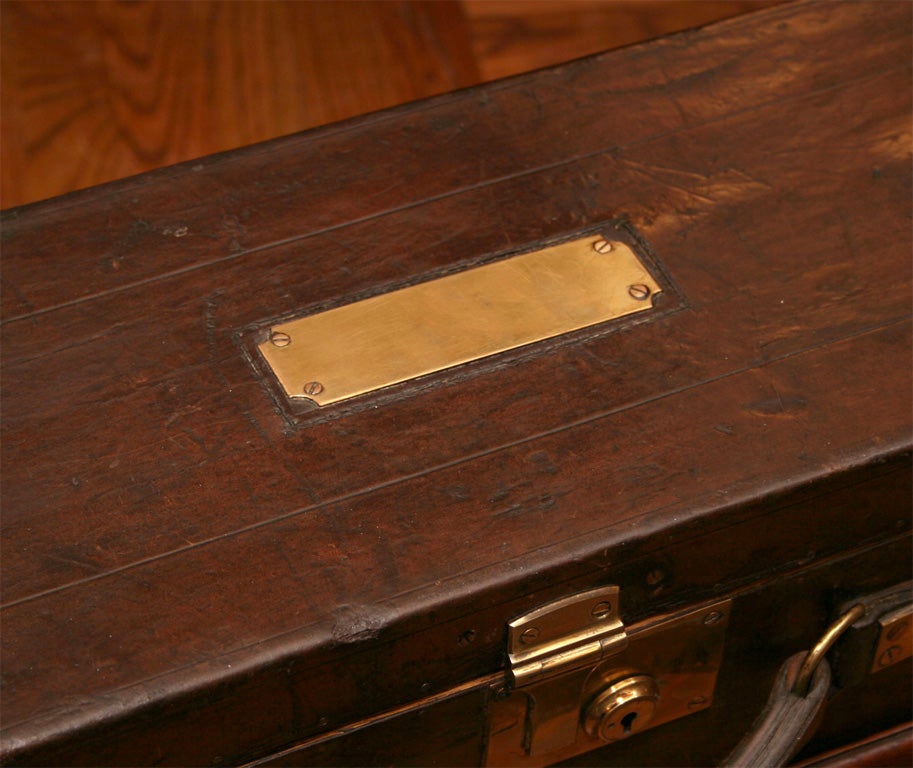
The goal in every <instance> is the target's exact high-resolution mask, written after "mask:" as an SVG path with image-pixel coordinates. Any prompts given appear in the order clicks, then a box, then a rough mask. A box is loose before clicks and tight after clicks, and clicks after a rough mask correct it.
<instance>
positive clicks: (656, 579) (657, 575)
mask: <svg viewBox="0 0 913 768" xmlns="http://www.w3.org/2000/svg"><path fill="white" fill-rule="evenodd" d="M665 578H666V574H665V573H663V571H662V569H660V568H654V569H653V570H652V571H650V572H649V573H648V574H647V584H648V585H649V586H651V587H655V586H656V585H657V584H659V583H660V582H661V581H662V580H663V579H665Z"/></svg>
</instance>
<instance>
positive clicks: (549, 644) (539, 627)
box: [507, 587, 628, 686]
mask: <svg viewBox="0 0 913 768" xmlns="http://www.w3.org/2000/svg"><path fill="white" fill-rule="evenodd" d="M507 626H508V629H509V633H508V645H509V647H508V669H509V672H510V675H511V678H512V681H513V684H514V686H525V685H532V684H533V683H536V682H539V681H541V680H544V679H546V678H548V677H550V676H551V675H554V674H557V673H566V672H570V671H572V670H574V669H577V668H579V667H581V666H585V665H590V666H592V665H593V664H596V663H598V662H599V661H600V660H601V659H602V658H603V657H604V656H608V655H610V654H612V653H617V652H618V651H620V650H622V649H623V648H624V647H625V646H626V645H627V644H628V636H627V635H626V634H625V628H624V624H622V623H621V619H619V618H618V587H602V588H601V589H593V590H590V591H589V592H584V593H583V594H580V595H574V596H573V597H567V598H565V599H563V600H558V601H556V602H553V603H549V604H548V605H545V606H543V607H542V608H537V609H536V610H535V611H532V612H530V613H527V614H526V615H524V616H521V617H520V618H518V619H516V620H514V621H512V622H510V624H508V625H507Z"/></svg>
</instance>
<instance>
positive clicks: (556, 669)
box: [487, 586, 731, 766]
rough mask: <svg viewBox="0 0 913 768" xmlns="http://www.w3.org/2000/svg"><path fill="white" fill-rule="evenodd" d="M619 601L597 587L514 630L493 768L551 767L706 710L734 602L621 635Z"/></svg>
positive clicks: (496, 713)
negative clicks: (515, 767)
mask: <svg viewBox="0 0 913 768" xmlns="http://www.w3.org/2000/svg"><path fill="white" fill-rule="evenodd" d="M619 598H620V595H619V589H618V587H615V586H606V587H600V588H598V589H593V590H589V591H587V592H583V593H580V594H577V595H573V596H571V597H567V598H563V599H561V600H557V601H554V602H551V603H548V604H547V605H544V606H542V607H540V608H537V609H535V610H533V611H531V612H529V613H526V614H524V615H523V616H520V617H519V618H517V619H515V620H513V621H511V622H510V623H509V624H508V669H507V674H506V680H505V682H503V683H498V684H495V685H493V686H492V688H491V702H490V706H489V713H490V717H489V735H488V755H487V764H488V765H505V766H508V765H521V766H532V765H547V764H550V763H555V762H558V761H560V760H564V759H567V758H569V757H572V756H574V755H577V754H581V753H583V752H587V751H589V750H591V749H595V748H596V747H598V746H600V745H601V744H604V743H605V742H608V741H615V740H618V739H623V738H627V737H629V736H632V735H634V734H636V733H639V732H640V731H643V730H645V729H647V728H652V727H654V726H656V725H660V724H662V723H666V722H669V721H670V720H675V719H677V718H679V717H683V716H685V715H688V714H691V713H693V712H698V711H700V710H702V709H706V708H707V707H708V706H710V703H711V701H712V699H713V693H714V689H715V687H716V676H717V671H718V670H719V666H720V661H721V659H722V651H723V640H724V637H725V631H726V626H727V624H728V619H729V609H730V605H731V601H729V600H724V601H720V602H714V603H709V604H706V605H703V606H701V607H699V608H696V609H691V610H688V611H683V612H680V613H674V614H667V615H664V616H660V617H656V618H653V619H649V620H646V621H643V622H639V623H637V624H634V625H632V626H630V627H628V628H625V626H624V624H623V623H622V621H621V616H620V607H619Z"/></svg>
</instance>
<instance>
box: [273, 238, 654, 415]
mask: <svg viewBox="0 0 913 768" xmlns="http://www.w3.org/2000/svg"><path fill="white" fill-rule="evenodd" d="M660 291H661V288H660V286H659V284H658V283H657V282H656V281H655V280H654V279H653V277H652V275H651V274H650V273H649V272H648V271H647V269H646V268H645V267H644V266H643V265H642V264H641V262H640V260H639V259H638V258H637V256H636V255H635V253H634V252H633V251H632V250H631V248H630V247H628V246H627V245H626V244H624V243H621V242H612V241H607V240H606V239H604V238H602V237H600V236H598V235H591V236H589V237H586V238H582V239H579V240H573V241H570V242H566V243H560V244H558V245H553V246H551V247H549V248H545V249H543V250H540V251H534V252H532V253H524V254H520V255H518V256H514V257H511V258H508V259H504V260H503V261H498V262H494V263H492V264H486V265H484V266H481V267H476V268H474V269H469V270H466V271H465V272H460V273H457V274H453V275H447V276H446V277H441V278H438V279H436V280H431V281H429V282H426V283H420V284H418V285H413V286H410V287H408V288H403V289H401V290H398V291H393V292H391V293H387V294H383V295H380V296H373V297H371V298H369V299H365V300H363V301H358V302H356V303H354V304H348V305H345V306H342V307H337V308H335V309H330V310H327V311H325V312H321V313H319V314H316V315H310V316H308V317H303V318H300V319H298V320H292V321H290V322H287V323H282V324H280V325H275V326H273V327H272V329H271V330H270V335H269V339H268V340H267V341H265V342H263V343H262V344H260V345H259V349H260V352H261V353H262V355H263V357H264V359H265V360H266V362H267V363H268V364H269V366H270V368H271V369H272V371H273V373H274V374H275V375H276V378H277V379H278V380H279V383H280V384H281V385H282V388H283V389H284V390H285V393H286V394H287V395H288V396H289V397H291V398H309V399H311V400H313V401H314V402H316V403H317V404H318V405H328V404H330V403H336V402H339V401H340V400H345V399H346V398H350V397H354V396H356V395H360V394H364V393H366V392H372V391H374V390H377V389H380V388H381V387H386V386H389V385H391V384H396V383H398V382H402V381H407V380H409V379H414V378H416V377H418V376H423V375H425V374H428V373H433V372H435V371H440V370H443V369H445V368H450V367H452V366H455V365H460V364H461V363H466V362H469V361H471V360H478V359H479V358H482V357H487V356H488V355H493V354H496V353H498V352H504V351H506V350H510V349H515V348H517V347H520V346H523V345H526V344H531V343H533V342H536V341H540V340H542V339H548V338H551V337H554V336H558V335H560V334H563V333H568V332H570V331H575V330H578V329H581V328H586V327H588V326H591V325H596V324H597V323H602V322H604V321H606V320H611V319H613V318H617V317H623V316H624V315H629V314H632V313H634V312H642V311H644V310H646V309H649V308H650V307H651V306H652V297H653V296H654V295H655V294H657V293H659V292H660Z"/></svg>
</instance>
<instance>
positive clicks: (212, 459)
mask: <svg viewBox="0 0 913 768" xmlns="http://www.w3.org/2000/svg"><path fill="white" fill-rule="evenodd" d="M911 13H913V7H911V5H910V4H908V3H906V2H879V3H874V2H872V3H849V2H846V3H822V4H818V3H811V4H807V3H798V4H789V5H783V6H776V7H774V8H772V9H769V10H765V11H763V12H758V13H756V14H749V15H748V16H744V17H740V18H737V19H735V20H731V21H728V22H725V23H721V24H718V25H714V26H712V27H708V28H706V29H702V30H697V31H691V32H687V33H683V34H680V35H676V36H672V37H668V38H664V39H659V40H656V41H653V42H650V43H648V44H644V45H639V46H635V47H631V48H627V49H622V50H618V51H614V52H609V53H606V54H604V55H599V56H595V57H592V58H587V59H582V60H579V61H576V62H572V63H569V64H567V65H563V66H559V67H556V68H552V69H547V70H542V71H539V72H535V73H532V74H528V75H523V76H520V77H516V78H511V79H507V80H503V81H498V82H495V83H491V84H488V85H485V86H481V87H478V88H473V89H469V90H465V91H459V92H455V93H452V94H448V95H445V96H442V97H438V98H434V99H431V100H428V101H424V102H418V103H414V104H410V105H406V106H404V107H401V108H396V109H392V110H389V111H385V112H381V113H377V114H372V115H368V116H365V117H363V118H359V119H355V120H351V121H348V122H344V123H340V124H337V125H332V126H329V127H326V128H323V129H319V130H314V131H309V132H306V133H303V134H300V135H294V136H290V137H287V138H283V139H279V140H276V141H272V142H268V143H265V144H260V145H255V146H251V147H248V148H244V149H241V150H238V151H234V152H229V153H226V154H222V155H217V156H212V157H207V158H203V159H201V160H198V161H195V162H190V163H185V164H182V165H178V166H174V167H169V168H165V169H162V170H159V171H155V172H152V173H148V174H144V175H141V176H137V177H134V178H130V179H126V180H122V181H119V182H115V183H111V184H106V185H103V186H100V187H96V188H93V189H89V190H85V191H81V192H77V193H73V194H70V195H67V196H64V197H61V198H57V199H53V200H49V201H46V202H42V203H38V204H34V205H30V206H26V207H22V208H19V209H11V210H8V211H6V212H4V213H3V217H2V289H3V294H2V312H3V325H2V334H3V335H2V355H3V358H2V460H3V465H2V469H3V482H2V526H3V536H2V569H3V570H2V587H3V594H2V598H3V607H2V676H3V677H2V680H3V684H2V685H3V687H2V760H3V761H4V762H5V763H7V764H11V765H12V764H15V765H52V764H64V765H145V764H161V765H164V764H169V765H182V766H190V765H229V764H242V763H257V764H270V765H296V764H298V765H329V764H360V765H374V764H382V763H391V764H401V765H406V764H418V765H432V764H438V765H481V764H488V765H544V764H549V763H556V762H560V761H573V760H576V761H578V762H580V761H582V762H584V763H587V762H588V763H589V764H593V763H599V764H602V765H619V766H631V765H664V766H669V765H701V766H704V765H712V764H717V763H719V762H720V761H723V760H724V759H725V758H726V756H727V754H729V753H730V751H731V750H732V749H733V748H734V747H735V745H736V744H737V742H739V741H740V739H742V737H743V736H744V735H745V734H746V733H747V732H749V731H750V730H751V727H752V723H753V722H755V719H756V717H757V716H758V714H759V713H760V712H761V711H762V709H763V708H764V705H765V702H766V701H767V698H768V694H769V693H770V691H771V689H772V686H773V685H774V679H775V677H776V675H777V674H778V670H779V669H780V668H781V665H783V663H784V662H785V661H786V660H787V659H789V658H791V657H793V656H794V655H795V654H802V653H803V652H807V651H809V650H810V649H812V648H813V647H815V646H816V644H817V643H818V641H819V638H820V637H821V636H822V635H823V633H824V632H825V630H826V629H827V628H828V627H829V626H830V625H831V624H832V623H833V622H835V621H836V620H838V619H839V617H840V616H842V615H846V611H847V607H848V606H854V605H855V604H857V603H858V604H860V605H863V613H862V614H854V615H851V616H850V623H849V624H847V622H844V624H845V625H846V626H844V627H843V629H845V630H846V631H844V632H843V633H842V635H841V637H840V638H839V639H838V640H837V641H836V643H835V644H834V645H833V647H832V648H831V650H830V651H829V652H828V653H827V654H826V658H825V662H823V664H826V665H827V666H828V668H829V669H830V671H831V682H830V683H829V684H828V685H827V686H825V688H826V690H825V693H826V697H825V699H822V701H823V702H824V703H823V707H824V708H823V714H822V715H821V716H820V717H819V720H820V723H819V724H818V725H817V727H816V728H814V729H812V730H810V731H809V734H804V735H802V734H800V736H797V739H799V738H800V737H801V738H802V739H803V740H805V741H806V742H807V744H806V746H805V747H804V751H803V752H802V753H801V754H800V755H799V757H798V758H797V759H809V758H810V757H811V756H814V755H816V754H820V753H823V752H825V751H827V750H832V749H838V748H840V746H841V745H843V744H847V743H849V742H852V741H855V740H859V739H863V738H867V737H871V736H872V735H873V734H878V733H879V732H882V731H886V730H890V729H896V728H898V727H901V728H902V726H903V724H904V723H906V722H908V721H909V720H910V719H911V700H910V688H911V685H910V670H911V668H910V658H909V652H910V651H909V648H910V645H909V637H910V634H911V626H910V624H911V620H910V613H909V607H908V604H909V583H908V582H909V580H910V578H911V543H910V528H911V459H910V456H911V442H913V428H911V419H913V403H911V365H910V363H911V343H910V342H911V339H910V336H911V322H910V321H911V285H910V282H911V252H913V249H911V135H910V129H911V90H913V89H911V60H913V57H911V40H913V31H911ZM543 254H544V255H543ZM622 262H624V264H622ZM578 267H579V269H578ZM565 268H567V270H568V272H567V274H570V273H573V274H571V276H570V277H567V276H566V273H565V272H564V271H562V270H564V269H565ZM504 270H507V271H506V272H505V271H504ZM575 270H576V271H575ZM589 270H593V271H589ZM499 274H500V275H501V277H500V278H498V277H497V275H499ZM571 283H573V285H571ZM609 294H611V296H609ZM606 296H609V299H606ZM581 297H583V298H581ZM613 297H614V298H613ZM590 299H593V304H594V307H595V309H593V312H594V314H593V315H592V316H591V317H589V318H588V319H586V318H585V319H584V321H578V320H577V319H575V318H572V319H568V317H570V315H572V314H574V313H575V312H576V311H577V309H578V308H579V307H580V306H582V305H587V306H589V301H590ZM603 299H606V301H607V302H608V305H611V306H609V308H608V310H607V311H606V312H605V313H603V314H600V312H602V310H603V309H604V307H603V306H602V304H601V303H600V302H601V301H602V300H603ZM379 300H380V301H386V302H387V303H386V304H384V306H388V307H390V306H392V308H393V309H392V310H390V311H391V312H392V313H393V315H394V316H395V317H407V318H408V319H407V320H404V321H402V322H400V321H397V320H395V319H394V320H391V319H390V318H389V317H388V315H383V314H382V315H376V314H374V309H373V308H375V307H377V306H379V304H378V303H377V302H378V301H379ZM388 300H389V301H388ZM473 302H475V303H473ZM499 302H500V304H499ZM504 302H507V309H504V308H503V306H502V305H503V303H504ZM613 302H614V303H613ZM553 303H554V304H555V307H553V306H552V304H553ZM597 305H598V306H597ZM498 307H501V309H498ZM556 307H557V308H556ZM502 310H503V311H502ZM540 310H541V311H540ZM572 310H573V311H572ZM587 311H589V310H587ZM499 312H500V314H499ZM441 313H443V314H441ZM448 313H449V314H448ZM425 316H427V317H428V318H429V322H431V321H432V320H434V319H435V318H437V319H438V320H440V318H441V317H443V318H444V320H443V321H441V322H439V323H438V325H437V326H435V330H434V332H433V333H432V332H429V333H428V334H425V335H424V336H423V335H422V331H421V328H423V327H424V322H423V321H424V318H425ZM545 316H547V318H546V319H547V320H548V323H551V324H552V325H549V327H548V328H546V329H545V330H541V329H539V330H536V329H533V336H532V337H527V336H524V335H523V334H524V333H526V331H527V330H528V329H529V328H530V327H532V326H536V324H537V323H539V322H540V320H542V318H543V317H545ZM566 316H567V317H566ZM515 320H516V321H517V323H516V324H517V325H519V326H520V330H519V331H517V329H515V328H513V325H514V324H515V323H514V321H515ZM432 325H433V323H432ZM508 326H511V328H513V330H511V329H508ZM341 329H343V330H341ZM344 329H348V330H344ZM417 329H419V330H417ZM508 330H511V333H514V332H515V331H516V332H517V334H518V335H516V337H513V336H511V337H510V338H507V337H508V336H510V334H509V333H508ZM385 334H386V335H385ZM479 334H481V335H482V336H485V335H486V334H488V335H489V336H491V337H493V341H492V342H491V343H492V345H493V346H491V347H488V346H485V345H484V344H482V346H480V347H478V348H477V349H475V351H470V353H468V354H466V353H465V352H463V351H459V350H458V347H459V348H460V349H462V348H461V347H460V345H461V344H462V342H463V341H465V340H467V339H468V340H469V343H470V344H475V343H476V340H477V337H478V336H479ZM537 334H538V335H537ZM315 344H316V345H317V346H318V347H320V348H321V349H322V350H323V351H322V352H321V353H320V354H322V355H324V357H326V358H327V359H324V358H320V360H319V361H318V360H317V358H316V357H314V355H316V354H317V353H312V352H311V350H312V349H313V348H314V346H313V345H315ZM337 352H338V354H339V355H341V356H343V357H345V358H346V361H347V362H346V365H343V366H342V367H343V368H346V366H348V367H347V368H346V370H343V371H341V372H339V371H336V370H335V369H333V366H334V365H335V362H334V360H335V358H334V357H333V355H334V354H336V353H337ZM378 352H380V354H378ZM309 355H312V356H310V357H309ZM318 357H319V355H318ZM330 358H332V359H330ZM286 360H290V361H292V362H291V363H289V365H287V366H286V365H285V362H284V361H286ZM388 364H389V366H388V367H385V366H387V365H388ZM283 366H284V367H283ZM295 366H298V367H297V368H296V367H295ZM331 369H333V370H331ZM379 369H383V370H380V371H379V372H378V370H379ZM334 376H335V377H337V378H333V377H334ZM372 376H373V377H374V378H372ZM340 382H341V383H340ZM321 400H322V402H321ZM905 599H906V603H905V602H904V600H905ZM904 605H907V607H904ZM904 637H906V640H905V639H904ZM898 638H899V639H898ZM821 668H823V667H819V669H821ZM815 674H816V675H817V674H818V673H817V671H816V672H815ZM817 679H818V678H817V677H815V680H817ZM797 685H798V684H797ZM815 685H817V682H816V683H815ZM613 718H614V719H613ZM812 731H813V732H812ZM901 733H903V731H901ZM593 750H596V751H593Z"/></svg>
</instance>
